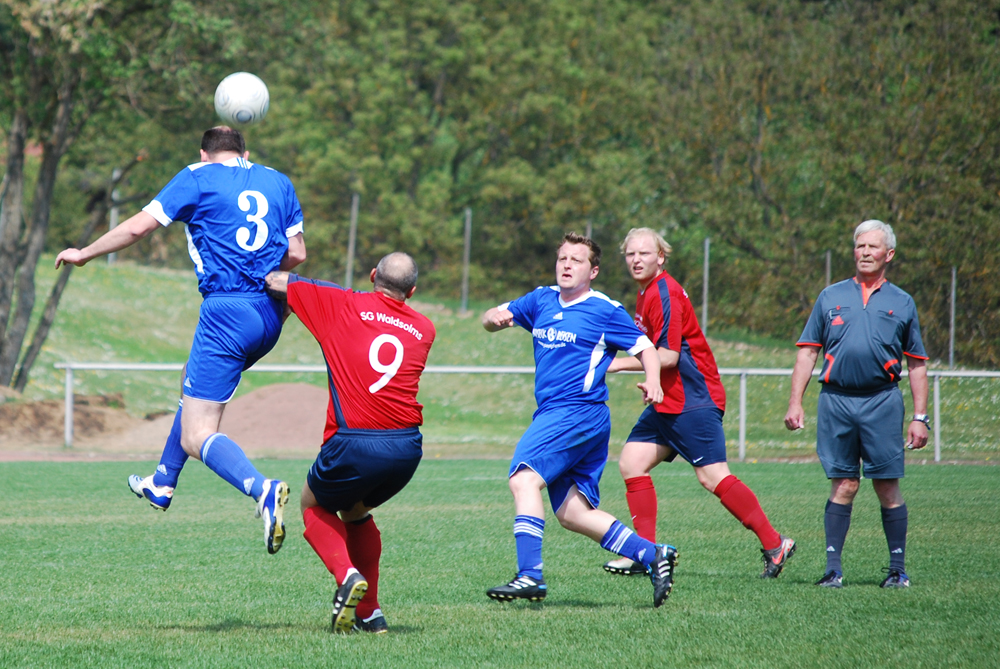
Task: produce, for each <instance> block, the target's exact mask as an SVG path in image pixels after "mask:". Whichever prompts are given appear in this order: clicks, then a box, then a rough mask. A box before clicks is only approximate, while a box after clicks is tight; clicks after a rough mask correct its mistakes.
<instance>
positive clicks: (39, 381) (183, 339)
mask: <svg viewBox="0 0 1000 669" xmlns="http://www.w3.org/2000/svg"><path fill="white" fill-rule="evenodd" d="M50 266H51V265H50V264H48V263H47V261H46V262H43V263H42V264H41V269H39V271H38V283H39V286H40V291H39V294H40V295H43V294H44V291H47V290H48V287H49V286H50V285H51V283H52V281H53V280H54V278H55V276H56V273H55V272H54V271H50V270H49V267H50ZM421 297H422V296H421V295H420V294H419V293H418V295H417V298H418V299H420V298H421ZM41 302H43V300H41V299H39V303H41ZM199 304H200V297H199V295H198V292H197V287H196V283H195V280H194V276H193V275H192V272H191V271H189V270H183V271H181V270H162V269H150V268H144V267H138V266H135V265H131V264H129V263H119V264H117V265H114V266H108V265H107V264H105V263H102V262H99V261H95V262H93V263H91V264H89V265H87V266H86V267H85V268H83V269H81V270H75V271H74V273H73V277H72V279H71V281H70V284H69V287H68V288H67V291H66V295H65V296H64V298H63V301H62V306H61V307H60V311H59V315H58V317H57V319H56V322H55V325H54V327H53V330H52V333H51V335H50V338H49V341H48V343H47V345H46V347H45V349H44V351H43V353H42V355H41V357H40V358H39V361H38V363H37V364H36V366H35V369H34V372H33V374H32V382H31V383H30V384H29V386H28V389H27V392H26V395H27V397H28V398H32V399H39V398H60V397H62V393H63V374H62V372H61V371H60V370H56V369H54V368H53V367H52V365H53V363H55V362H60V361H66V360H75V361H116V362H183V361H184V360H185V359H186V356H187V351H188V347H189V346H190V343H191V337H192V336H193V334H194V327H195V324H196V322H197V318H198V307H199ZM488 306H492V305H489V304H485V303H483V304H475V305H472V307H471V311H472V313H471V314H470V315H468V316H465V317H462V316H460V315H458V314H457V313H456V311H457V309H456V307H457V305H456V304H453V303H447V304H438V303H425V305H424V308H425V309H426V311H427V314H428V315H429V316H430V318H431V319H432V320H433V321H434V323H435V325H436V327H437V331H438V336H437V340H436V342H435V344H434V347H433V349H432V350H431V357H430V364H432V365H530V364H531V362H532V359H531V337H530V336H528V335H527V333H524V332H522V331H520V330H517V331H508V332H502V333H498V334H494V335H489V334H487V333H485V332H483V330H482V328H481V326H480V325H479V314H480V313H481V312H482V311H483V310H484V309H485V308H487V307H488ZM40 308H41V304H39V309H40ZM712 346H713V349H714V352H715V355H716V358H717V361H718V363H719V365H720V366H722V367H767V368H782V369H790V368H791V366H792V365H793V364H794V359H795V347H794V345H793V342H791V341H775V340H769V339H766V338H761V337H754V336H751V335H746V334H740V333H730V334H726V333H721V334H720V335H713V339H712ZM264 362H266V363H296V364H316V365H318V364H322V358H321V356H320V352H319V347H318V346H317V345H316V343H315V342H314V341H313V339H312V337H311V336H310V335H309V333H308V332H307V331H306V330H305V328H303V327H302V325H301V324H300V323H299V322H298V321H297V320H296V319H295V318H294V317H293V318H291V319H289V322H288V324H287V325H286V326H285V331H284V332H283V334H282V337H281V340H280V341H279V343H278V345H277V347H276V348H275V350H274V351H272V352H271V353H270V354H269V355H268V356H267V358H265V359H264ZM76 376H77V385H76V390H77V392H78V393H81V394H96V393H111V392H121V393H122V394H123V395H124V398H125V405H126V407H127V409H128V410H129V411H130V412H131V413H133V414H135V415H145V414H147V413H150V412H157V411H172V410H174V408H175V407H176V402H177V399H176V398H177V393H178V386H179V383H178V380H177V378H176V374H174V373H136V372H128V373H124V372H85V373H77V375H76ZM287 381H302V382H307V383H314V384H317V385H320V386H323V385H324V384H325V382H326V381H325V378H324V376H323V375H322V374H307V375H275V374H254V373H249V374H246V375H244V380H243V383H242V385H241V386H240V389H239V391H238V394H243V393H246V392H249V391H251V390H253V389H255V388H259V387H261V386H263V385H266V384H269V383H277V382H287ZM635 381H636V377H632V376H625V377H611V378H609V380H608V385H609V387H610V389H611V401H610V405H611V410H612V425H613V432H612V440H611V450H612V453H617V451H618V450H619V449H620V448H621V446H622V444H623V443H624V440H625V438H626V436H627V435H628V431H629V429H630V428H631V426H632V424H633V423H634V421H635V418H636V417H637V415H638V414H639V412H640V411H641V408H642V407H641V405H640V403H639V400H638V392H637V391H636V390H635V389H634V387H633V384H634V382H635ZM723 381H724V383H725V385H726V390H727V393H728V396H729V407H728V409H729V410H728V411H727V413H726V417H725V428H726V435H727V438H728V441H729V445H730V450H731V452H732V454H733V455H734V456H735V452H736V448H737V443H738V442H737V439H738V434H739V403H738V397H739V395H738V393H739V380H738V378H736V377H724V378H723ZM532 383H533V379H532V377H530V376H515V375H504V376H492V375H491V376H466V375H458V376H452V375H448V376H441V375H425V376H424V378H423V379H422V381H421V394H420V399H421V401H422V402H423V403H424V404H425V405H426V411H425V423H426V424H425V428H424V434H425V438H426V443H427V444H428V445H429V446H434V447H435V448H437V449H438V450H439V451H440V452H443V453H446V454H456V455H492V456H504V455H507V454H509V452H510V450H511V448H512V446H513V444H514V443H515V442H516V441H517V438H518V436H519V435H520V434H521V432H522V431H523V430H524V428H525V427H526V426H527V425H528V423H529V422H530V420H531V413H532V412H533V411H534V408H535V402H534V397H533V395H532ZM902 387H903V392H904V397H905V398H906V402H907V407H909V389H908V388H907V387H906V384H905V382H904V383H903V386H902ZM748 389H749V392H748V403H747V415H748V419H747V439H748V447H747V457H748V459H750V460H753V459H760V458H785V457H801V456H809V455H812V454H813V452H814V446H813V445H814V443H815V419H814V416H815V402H816V395H817V391H818V384H817V383H816V382H813V383H811V384H810V388H809V391H808V393H807V398H806V411H807V426H808V427H807V429H805V430H802V431H799V432H797V433H790V432H788V431H787V430H785V428H784V425H783V424H782V419H783V417H784V415H785V410H786V408H787V404H788V392H789V379H788V378H787V377H756V378H751V379H749V381H748ZM942 394H943V401H942V410H941V416H942V421H941V422H942V426H943V434H944V439H943V441H944V448H943V458H944V459H945V460H978V461H995V460H996V459H997V458H998V457H1000V444H998V442H1000V380H998V379H991V380H978V379H946V380H944V381H943V382H942ZM908 410H909V409H908ZM907 457H908V458H909V459H910V460H911V461H916V460H923V459H926V458H928V457H932V454H930V453H929V450H927V451H923V452H917V453H912V454H908V455H907Z"/></svg>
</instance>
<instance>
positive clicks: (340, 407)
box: [288, 274, 435, 442]
mask: <svg viewBox="0 0 1000 669" xmlns="http://www.w3.org/2000/svg"><path fill="white" fill-rule="evenodd" d="M288 304H289V305H290V306H291V308H292V311H293V312H295V315H296V316H298V317H299V320H300V321H302V324H303V325H305V326H306V328H307V329H308V330H309V332H311V333H312V335H313V336H314V337H316V340H317V341H318V342H319V345H320V348H321V349H322V350H323V357H324V358H325V359H326V367H327V370H328V373H329V377H330V378H329V381H330V405H329V406H328V407H327V411H326V429H325V430H324V431H323V441H324V442H326V441H328V440H329V439H330V437H332V436H333V435H334V434H336V432H337V430H338V429H339V428H350V429H358V430H397V429H403V428H410V427H416V426H418V425H421V424H422V423H423V413H422V410H423V408H424V407H423V405H422V404H420V403H419V402H417V390H418V385H419V383H420V374H421V372H423V371H424V366H425V365H426V364H427V355H428V354H429V353H430V350H431V344H433V343H434V335H435V330H434V324H433V323H431V321H430V320H429V319H428V318H427V317H426V316H424V315H422V314H419V313H417V312H416V311H414V310H413V309H411V308H410V307H408V306H406V304H405V303H404V302H400V301H399V300H394V299H392V298H391V297H388V296H386V295H384V294H382V293H379V292H372V293H362V292H359V293H356V292H354V291H353V290H348V289H345V288H342V287H340V286H338V285H337V284H334V283H327V282H324V281H313V280H310V279H304V278H302V277H300V276H297V275H295V274H291V275H289V277H288Z"/></svg>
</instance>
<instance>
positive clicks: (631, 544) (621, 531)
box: [601, 520, 656, 567]
mask: <svg viewBox="0 0 1000 669" xmlns="http://www.w3.org/2000/svg"><path fill="white" fill-rule="evenodd" d="M601 548H603V549H605V550H609V551H611V552H612V553H617V554H618V555H621V556H622V557H627V558H632V560H634V561H635V562H641V563H642V564H644V565H645V566H647V567H648V566H649V565H650V563H651V562H652V561H653V560H655V559H656V545H655V544H653V542H652V541H648V540H646V539H643V538H642V537H640V536H639V535H638V534H636V533H635V532H633V531H632V530H630V529H629V528H627V527H625V526H624V525H622V523H621V521H618V520H616V521H615V522H613V523H611V527H610V528H609V529H608V531H607V533H606V534H605V535H604V538H603V539H601Z"/></svg>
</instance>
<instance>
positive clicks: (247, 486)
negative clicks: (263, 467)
mask: <svg viewBox="0 0 1000 669" xmlns="http://www.w3.org/2000/svg"><path fill="white" fill-rule="evenodd" d="M201 461H202V462H204V463H205V466H206V467H208V468H209V469H211V470H212V471H213V472H215V473H216V474H218V475H219V477H220V478H221V479H223V480H224V481H226V482H227V483H229V485H231V486H233V487H234V488H236V489H237V490H239V491H240V492H242V493H243V494H244V495H249V496H250V497H253V498H254V499H257V498H258V497H260V496H261V494H263V492H264V476H263V475H262V474H261V473H260V472H259V471H257V468H256V467H254V466H253V465H252V464H250V461H249V460H248V459H247V456H246V454H245V453H244V452H243V449H242V448H240V447H239V446H237V445H236V442H235V441H233V440H232V439H230V438H229V437H227V436H226V435H224V434H222V433H221V432H216V433H215V434H213V435H212V436H210V437H209V438H208V439H206V440H205V443H204V444H202V445H201Z"/></svg>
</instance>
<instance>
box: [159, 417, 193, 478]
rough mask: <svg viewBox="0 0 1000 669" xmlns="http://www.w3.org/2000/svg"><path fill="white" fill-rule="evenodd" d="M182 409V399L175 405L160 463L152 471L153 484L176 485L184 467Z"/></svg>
mask: <svg viewBox="0 0 1000 669" xmlns="http://www.w3.org/2000/svg"><path fill="white" fill-rule="evenodd" d="M183 410H184V400H183V399H182V400H181V401H180V402H179V403H178V406H177V413H176V414H174V424H173V426H171V428H170V435H169V436H168V437H167V443H166V444H164V446H163V454H162V455H161V456H160V464H158V465H157V466H156V471H155V472H154V473H153V485H156V486H164V485H165V486H170V487H171V488H176V487H177V478H178V477H179V476H180V475H181V470H182V469H184V463H185V462H187V459H188V454H187V453H185V452H184V449H183V448H182V447H181V411H183Z"/></svg>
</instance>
